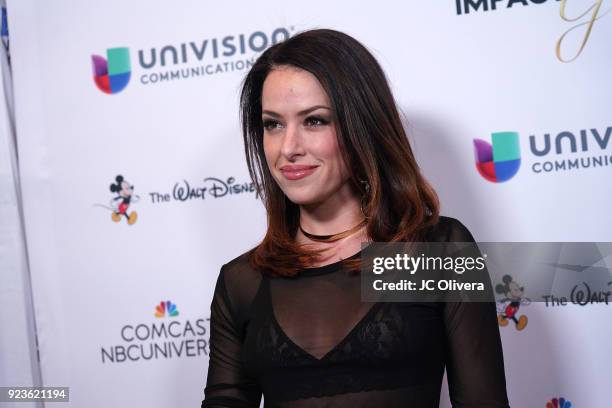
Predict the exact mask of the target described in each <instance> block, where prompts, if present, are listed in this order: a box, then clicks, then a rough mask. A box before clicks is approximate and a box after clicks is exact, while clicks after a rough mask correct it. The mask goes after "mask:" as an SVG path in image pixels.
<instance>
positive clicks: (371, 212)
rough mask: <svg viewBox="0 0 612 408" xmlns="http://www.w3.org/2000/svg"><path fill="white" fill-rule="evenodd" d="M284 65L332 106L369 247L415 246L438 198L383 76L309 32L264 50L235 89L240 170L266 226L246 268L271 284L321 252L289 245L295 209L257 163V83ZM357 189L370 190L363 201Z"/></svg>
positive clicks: (343, 37) (334, 38) (432, 220)
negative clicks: (306, 77)
mask: <svg viewBox="0 0 612 408" xmlns="http://www.w3.org/2000/svg"><path fill="white" fill-rule="evenodd" d="M283 65H289V66H294V67H298V68H301V69H303V70H306V71H308V72H310V73H311V74H313V75H314V76H315V77H316V78H317V79H318V80H319V82H320V83H321V86H322V87H323V89H324V90H325V92H326V93H327V95H328V97H329V99H330V101H331V105H332V110H333V113H334V118H335V121H336V123H335V125H336V129H337V133H336V134H337V137H338V145H339V148H340V150H341V151H342V154H343V158H344V161H345V163H346V164H347V167H348V169H349V173H350V174H351V179H350V181H349V182H350V183H351V186H352V188H353V189H354V191H355V192H357V194H358V195H361V196H362V197H364V205H363V208H362V209H363V211H364V213H365V215H366V217H367V226H366V230H367V235H368V237H370V239H372V241H375V242H395V241H415V240H417V239H419V236H420V235H419V234H421V233H422V232H423V231H424V230H425V228H426V227H428V226H430V225H434V224H436V223H437V222H438V215H439V202H438V197H437V195H436V193H435V191H434V190H433V188H432V187H431V186H430V185H429V184H428V183H427V181H426V180H425V179H424V177H423V176H422V175H421V172H420V170H419V167H418V165H417V163H416V161H415V158H414V155H413V153H412V149H411V147H410V144H409V142H408V139H407V136H406V132H405V131H404V127H403V124H402V121H401V119H400V115H399V113H398V109H397V106H396V104H395V100H394V98H393V95H392V93H391V89H390V88H389V84H388V83H387V79H386V77H385V74H384V72H383V70H382V68H381V67H380V65H379V64H378V62H377V61H376V59H375V58H374V56H373V55H372V54H371V53H370V52H369V51H368V50H367V49H366V48H365V47H364V46H363V45H362V44H361V43H359V42H358V41H357V40H355V39H354V38H353V37H351V36H349V35H347V34H344V33H342V32H339V31H335V30H330V29H316V30H310V31H305V32H301V33H299V34H297V35H295V36H293V37H291V38H289V39H287V40H285V41H282V42H280V43H277V44H274V45H273V46H271V47H270V48H268V49H267V50H266V51H265V52H264V53H263V54H262V55H261V56H260V57H259V58H258V59H257V60H256V62H255V64H254V65H253V66H252V68H251V70H250V71H249V73H248V74H247V76H246V77H245V79H244V81H243V84H242V91H241V95H240V119H241V123H242V133H243V137H244V146H245V154H246V159H247V165H248V169H249V173H250V175H251V178H252V179H253V182H254V184H255V187H256V189H257V192H258V194H259V195H260V196H261V198H262V200H263V202H264V205H265V207H266V211H267V219H268V230H267V232H266V235H265V237H264V239H263V241H262V242H261V243H260V244H259V245H258V246H257V247H255V248H254V249H253V250H252V251H251V252H250V254H249V262H250V264H251V266H253V267H254V268H258V269H260V270H261V271H262V272H263V273H266V274H268V275H272V276H292V275H295V274H296V273H297V272H298V271H299V270H301V269H303V268H307V267H309V266H312V264H313V263H314V262H315V261H316V259H317V257H318V255H319V254H320V253H321V251H322V250H312V249H308V248H307V247H306V246H305V245H303V244H297V243H296V242H295V236H296V233H297V229H298V226H299V217H300V211H299V207H298V205H296V204H295V203H293V202H291V201H290V200H289V198H288V197H286V196H285V194H284V193H283V191H282V190H281V189H280V187H279V186H278V184H277V183H276V181H275V180H274V179H273V178H272V175H271V174H270V170H269V168H268V166H267V164H266V159H265V155H264V149H263V133H264V132H263V123H262V117H261V115H262V107H261V94H262V89H263V83H264V81H265V79H266V77H267V76H268V74H269V73H270V71H271V70H273V69H274V68H276V67H278V66H283ZM362 181H367V182H368V183H369V185H370V189H369V193H366V190H365V189H364V183H363V182H362ZM357 261H358V260H357ZM347 265H348V266H349V267H350V268H351V269H354V268H355V266H356V265H358V264H357V263H356V262H355V261H352V262H351V261H350V260H349V261H345V266H347Z"/></svg>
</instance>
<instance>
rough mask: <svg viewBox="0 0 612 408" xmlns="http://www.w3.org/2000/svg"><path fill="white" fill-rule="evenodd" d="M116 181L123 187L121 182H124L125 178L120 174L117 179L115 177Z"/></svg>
mask: <svg viewBox="0 0 612 408" xmlns="http://www.w3.org/2000/svg"><path fill="white" fill-rule="evenodd" d="M115 181H116V182H117V184H119V185H121V182H122V181H123V176H122V175H121V174H119V175H118V176H117V177H115Z"/></svg>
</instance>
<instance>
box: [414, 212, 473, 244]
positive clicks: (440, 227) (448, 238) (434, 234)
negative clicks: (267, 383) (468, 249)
mask: <svg viewBox="0 0 612 408" xmlns="http://www.w3.org/2000/svg"><path fill="white" fill-rule="evenodd" d="M425 240H426V241H428V242H474V237H473V236H472V233H471V232H470V230H469V229H468V228H467V227H466V226H465V225H463V223H461V221H459V220H458V219H456V218H452V217H446V216H442V215H441V216H440V217H439V218H438V223H437V224H435V225H432V226H431V227H429V228H428V229H427V230H426V231H425Z"/></svg>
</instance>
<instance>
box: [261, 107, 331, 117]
mask: <svg viewBox="0 0 612 408" xmlns="http://www.w3.org/2000/svg"><path fill="white" fill-rule="evenodd" d="M321 108H323V109H328V110H331V108H330V107H328V106H324V105H315V106H312V107H310V108H308V109H304V110H302V111H299V112H298V116H304V115H307V114H309V113H310V112H312V111H314V110H317V109H321ZM261 113H262V114H263V113H265V114H268V115H270V116H276V117H278V118H280V117H282V116H283V115H281V114H280V113H276V112H273V111H269V110H265V111H263V112H261Z"/></svg>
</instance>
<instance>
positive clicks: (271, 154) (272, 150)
mask: <svg viewBox="0 0 612 408" xmlns="http://www.w3.org/2000/svg"><path fill="white" fill-rule="evenodd" d="M263 150H264V156H265V157H266V163H267V164H268V167H269V168H270V171H272V169H273V168H274V164H275V163H276V160H277V157H278V146H276V143H274V140H273V139H272V138H270V137H268V136H264V137H263Z"/></svg>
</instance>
